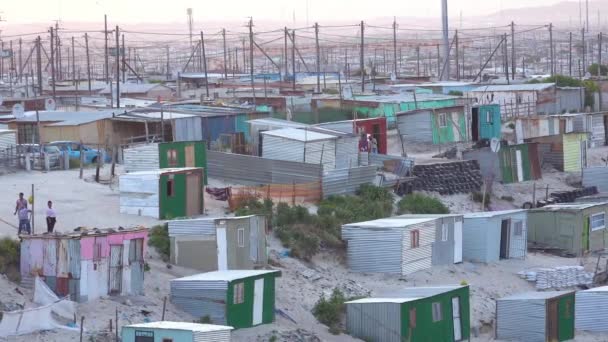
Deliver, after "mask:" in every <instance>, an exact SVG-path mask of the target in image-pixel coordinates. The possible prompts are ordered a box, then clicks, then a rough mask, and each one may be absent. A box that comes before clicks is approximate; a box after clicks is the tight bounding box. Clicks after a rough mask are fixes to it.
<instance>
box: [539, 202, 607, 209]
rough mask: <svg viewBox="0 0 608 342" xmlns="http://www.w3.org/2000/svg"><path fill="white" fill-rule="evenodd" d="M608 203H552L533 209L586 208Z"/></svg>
mask: <svg viewBox="0 0 608 342" xmlns="http://www.w3.org/2000/svg"><path fill="white" fill-rule="evenodd" d="M604 205H608V202H593V203H567V204H566V203H564V204H550V205H546V206H544V207H540V208H536V209H532V211H559V210H574V211H576V210H585V209H588V208H593V207H596V206H604Z"/></svg>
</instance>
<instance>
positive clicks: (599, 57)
mask: <svg viewBox="0 0 608 342" xmlns="http://www.w3.org/2000/svg"><path fill="white" fill-rule="evenodd" d="M602 38H603V36H602V32H600V33H599V35H598V37H597V44H598V49H597V66H598V68H597V77H598V78H599V77H600V76H602V72H601V70H602Z"/></svg>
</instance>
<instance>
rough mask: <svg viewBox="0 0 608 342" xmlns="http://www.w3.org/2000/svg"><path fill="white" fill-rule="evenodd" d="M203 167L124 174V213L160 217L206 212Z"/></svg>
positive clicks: (121, 188)
mask: <svg viewBox="0 0 608 342" xmlns="http://www.w3.org/2000/svg"><path fill="white" fill-rule="evenodd" d="M203 189H204V173H203V169H201V168H192V167H191V168H174V169H160V170H153V171H139V172H132V173H128V174H124V175H121V176H120V184H119V190H120V212H121V213H123V214H131V215H140V216H150V217H154V218H158V219H171V218H176V217H186V216H188V217H191V216H197V215H201V214H203V212H204V203H203V199H204V196H203V195H204V193H203V191H204V190H203Z"/></svg>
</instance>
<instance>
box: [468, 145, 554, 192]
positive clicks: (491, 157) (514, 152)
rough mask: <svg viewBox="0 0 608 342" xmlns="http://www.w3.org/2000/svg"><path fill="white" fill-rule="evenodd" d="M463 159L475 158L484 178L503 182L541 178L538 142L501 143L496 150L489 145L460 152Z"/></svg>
mask: <svg viewBox="0 0 608 342" xmlns="http://www.w3.org/2000/svg"><path fill="white" fill-rule="evenodd" d="M462 157H463V159H465V160H477V161H478V162H479V168H480V170H481V174H482V176H483V177H484V179H486V180H492V181H498V182H501V183H504V184H509V183H518V182H525V181H529V180H536V179H541V178H542V170H541V165H540V157H539V154H538V144H536V143H527V144H518V145H506V144H502V146H501V147H500V150H499V151H498V152H492V150H491V149H490V148H489V147H482V148H478V149H471V150H468V151H463V152H462Z"/></svg>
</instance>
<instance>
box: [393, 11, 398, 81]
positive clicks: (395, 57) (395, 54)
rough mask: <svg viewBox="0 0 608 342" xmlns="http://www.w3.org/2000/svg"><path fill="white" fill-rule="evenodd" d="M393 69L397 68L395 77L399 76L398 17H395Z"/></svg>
mask: <svg viewBox="0 0 608 342" xmlns="http://www.w3.org/2000/svg"><path fill="white" fill-rule="evenodd" d="M393 70H395V78H397V77H398V76H399V72H398V69H397V17H393Z"/></svg>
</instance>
